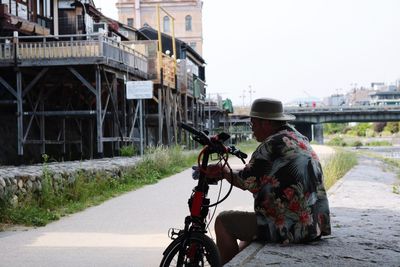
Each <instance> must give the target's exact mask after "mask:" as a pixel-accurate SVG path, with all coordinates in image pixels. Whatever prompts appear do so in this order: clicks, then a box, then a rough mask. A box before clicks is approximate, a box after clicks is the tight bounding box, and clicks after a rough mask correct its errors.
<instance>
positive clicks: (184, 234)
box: [169, 123, 247, 266]
mask: <svg viewBox="0 0 400 267" xmlns="http://www.w3.org/2000/svg"><path fill="white" fill-rule="evenodd" d="M180 126H181V127H182V128H183V129H185V130H187V131H189V132H190V133H191V134H193V139H194V140H195V141H197V142H199V143H200V144H202V145H203V146H204V148H203V150H202V151H201V152H200V154H199V161H200V159H201V164H200V166H199V167H200V170H199V171H200V174H199V180H198V183H197V186H196V187H195V188H194V190H193V193H192V195H191V196H190V198H189V200H188V205H189V210H190V215H189V216H187V217H186V218H185V227H184V230H183V231H182V230H180V231H179V232H175V230H174V229H172V231H170V234H169V235H170V237H171V239H176V238H179V239H183V241H182V242H181V243H180V249H179V254H178V263H177V265H178V266H183V262H184V258H185V256H187V257H188V258H190V259H193V262H196V260H198V259H195V257H196V255H199V254H198V253H197V251H198V247H197V244H196V243H191V244H189V249H187V250H186V246H187V245H188V243H187V242H188V240H190V235H191V234H192V233H193V232H196V233H201V234H205V233H207V230H206V228H207V226H206V218H207V215H208V213H209V207H211V206H215V205H217V204H219V203H221V202H222V201H224V200H225V199H226V198H227V197H228V195H229V194H230V192H231V190H232V184H231V187H230V189H229V191H228V193H227V194H226V196H225V197H224V198H223V199H221V200H219V201H217V202H216V203H214V204H212V205H210V199H209V198H207V195H208V190H209V184H210V181H209V180H208V179H207V166H208V162H209V159H210V155H211V154H214V153H216V154H218V155H219V156H221V157H223V155H224V154H227V153H230V154H233V155H235V156H237V157H239V158H240V159H242V161H243V162H244V160H243V159H244V158H246V157H247V155H246V154H244V153H242V152H240V151H239V150H237V149H236V148H235V147H233V146H232V147H226V146H224V145H223V142H224V141H226V140H227V139H229V137H230V136H229V135H228V134H226V133H221V134H219V135H217V136H212V137H209V136H208V133H207V132H199V131H197V130H195V129H194V128H192V127H190V126H188V125H186V124H183V123H181V124H180ZM224 160H225V161H226V162H227V157H226V158H224ZM199 256H201V253H200V255H199ZM191 262H192V260H191Z"/></svg>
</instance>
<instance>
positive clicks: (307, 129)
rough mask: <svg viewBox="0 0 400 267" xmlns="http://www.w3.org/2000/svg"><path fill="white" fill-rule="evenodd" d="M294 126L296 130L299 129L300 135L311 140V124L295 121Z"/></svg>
mask: <svg viewBox="0 0 400 267" xmlns="http://www.w3.org/2000/svg"><path fill="white" fill-rule="evenodd" d="M294 126H295V128H296V130H297V131H299V132H300V133H301V134H302V135H304V136H305V137H307V138H308V140H310V141H311V140H313V139H312V138H313V134H312V124H311V123H307V122H295V123H294Z"/></svg>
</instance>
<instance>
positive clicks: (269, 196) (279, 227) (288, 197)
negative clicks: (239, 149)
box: [210, 98, 330, 264]
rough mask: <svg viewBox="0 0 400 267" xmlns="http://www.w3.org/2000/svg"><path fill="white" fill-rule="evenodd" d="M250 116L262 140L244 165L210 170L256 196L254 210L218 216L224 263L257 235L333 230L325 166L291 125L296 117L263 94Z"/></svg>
mask: <svg viewBox="0 0 400 267" xmlns="http://www.w3.org/2000/svg"><path fill="white" fill-rule="evenodd" d="M250 119H251V128H252V131H253V134H254V137H255V139H256V140H257V141H258V142H260V143H261V144H260V145H259V146H258V147H257V149H256V150H255V152H254V153H253V154H252V157H251V159H250V161H249V163H248V164H247V165H246V167H245V168H244V169H243V170H240V171H234V175H233V177H231V175H230V172H229V170H228V169H227V168H226V167H225V168H223V169H222V168H221V166H219V165H214V166H211V169H214V170H211V172H210V173H212V172H213V171H214V172H215V171H216V170H220V173H222V176H223V177H222V178H225V179H226V180H227V181H229V182H230V183H232V184H233V185H234V186H236V187H238V188H241V189H243V190H249V191H250V192H251V193H253V196H254V212H243V211H224V212H222V213H220V214H219V215H218V217H217V218H216V221H215V232H216V237H217V246H218V249H219V251H220V254H221V258H222V262H223V263H224V264H225V263H226V262H228V261H230V260H231V259H232V258H233V257H234V256H235V255H236V254H237V253H238V252H239V251H240V250H242V249H243V248H244V247H245V246H247V245H248V244H249V243H250V242H251V241H253V240H256V239H257V240H262V241H265V242H274V243H283V244H287V243H302V242H308V241H312V240H316V239H319V238H320V237H321V236H323V235H329V234H330V215H329V205H328V199H327V196H326V191H325V188H324V185H323V174H322V168H321V165H320V162H319V160H318V157H317V155H316V154H315V152H314V151H313V149H312V148H311V146H310V144H309V142H308V140H307V138H306V137H304V136H303V135H301V134H300V133H299V132H298V131H296V130H295V129H294V128H293V127H291V126H290V125H288V124H287V121H291V120H294V119H295V117H294V116H292V115H289V114H284V113H283V108H282V103H281V102H280V101H278V100H274V99H267V98H262V99H257V100H255V101H254V102H253V104H252V106H251V111H250ZM215 178H218V177H215ZM219 178H221V176H220V177H219ZM237 240H240V241H241V242H240V244H239V245H238V243H237Z"/></svg>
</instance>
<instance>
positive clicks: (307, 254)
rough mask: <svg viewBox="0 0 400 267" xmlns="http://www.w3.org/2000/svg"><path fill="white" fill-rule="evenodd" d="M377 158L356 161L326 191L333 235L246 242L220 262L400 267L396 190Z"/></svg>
mask: <svg viewBox="0 0 400 267" xmlns="http://www.w3.org/2000/svg"><path fill="white" fill-rule="evenodd" d="M399 182H400V180H399V178H397V177H396V174H394V173H393V172H391V171H389V168H388V167H387V166H385V165H384V164H383V163H382V162H380V161H378V160H376V159H371V158H366V157H361V158H360V159H359V164H358V165H357V166H356V167H355V168H353V169H352V170H351V171H350V172H349V173H347V174H346V175H345V177H343V178H342V179H341V180H340V181H339V182H338V183H337V184H335V186H334V187H332V188H331V189H330V190H329V192H328V193H329V201H330V207H331V213H332V235H331V236H329V237H327V238H324V239H323V240H322V241H320V242H315V243H312V244H309V245H290V246H282V245H277V244H267V245H263V244H260V243H254V244H251V245H250V246H249V247H248V248H246V249H245V250H244V251H243V252H241V253H240V254H239V255H238V256H236V257H235V258H234V259H233V260H232V261H231V262H229V263H228V264H226V265H225V266H246V267H253V266H254V267H255V266H385V267H386V266H395V267H399V266H400V194H396V193H394V192H393V185H394V184H399Z"/></svg>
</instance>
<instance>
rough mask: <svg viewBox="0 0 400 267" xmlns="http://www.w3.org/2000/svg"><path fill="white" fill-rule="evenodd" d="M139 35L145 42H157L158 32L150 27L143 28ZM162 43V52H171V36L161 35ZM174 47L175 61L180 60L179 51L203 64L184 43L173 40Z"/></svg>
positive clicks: (199, 57) (200, 58)
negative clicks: (186, 53)
mask: <svg viewBox="0 0 400 267" xmlns="http://www.w3.org/2000/svg"><path fill="white" fill-rule="evenodd" d="M139 33H140V34H141V35H142V38H144V39H146V40H157V39H158V31H157V30H156V29H154V28H152V27H150V26H144V27H142V28H140V29H139ZM139 38H140V37H139ZM161 38H162V43H163V50H164V51H166V50H170V51H172V36H171V35H168V34H166V33H161ZM175 46H176V50H177V51H176V53H177V59H179V58H181V51H182V50H185V51H187V52H189V53H188V56H189V55H191V56H192V57H193V59H194V60H196V61H198V63H199V64H200V65H201V64H204V63H205V61H204V59H203V58H202V56H200V55H199V54H198V53H197V52H196V51H195V50H194V49H193V48H192V47H190V46H189V45H188V44H187V43H185V42H184V41H182V40H180V39H178V38H175Z"/></svg>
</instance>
